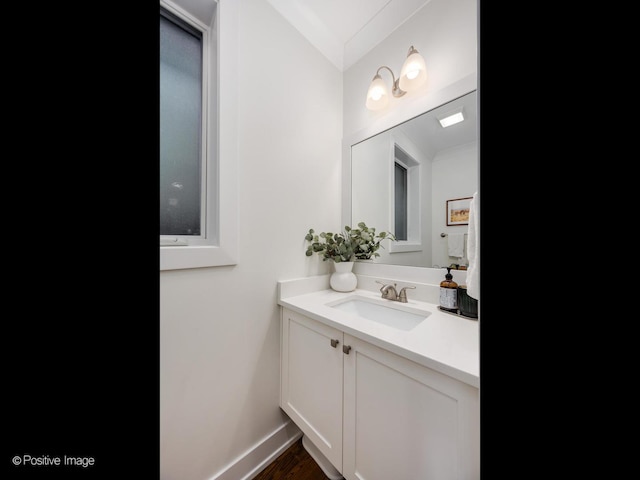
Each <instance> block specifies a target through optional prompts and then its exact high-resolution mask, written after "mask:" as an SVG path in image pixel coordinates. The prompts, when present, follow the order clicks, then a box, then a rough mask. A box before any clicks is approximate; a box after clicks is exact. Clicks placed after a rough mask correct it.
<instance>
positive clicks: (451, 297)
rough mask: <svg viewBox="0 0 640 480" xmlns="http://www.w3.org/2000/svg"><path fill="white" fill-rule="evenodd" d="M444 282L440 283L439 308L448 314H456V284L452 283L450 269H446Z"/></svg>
mask: <svg viewBox="0 0 640 480" xmlns="http://www.w3.org/2000/svg"><path fill="white" fill-rule="evenodd" d="M446 269H447V274H446V275H445V276H444V278H445V280H443V281H442V282H440V308H441V309H442V310H446V311H448V312H454V313H458V284H457V283H456V282H454V281H453V275H451V267H446Z"/></svg>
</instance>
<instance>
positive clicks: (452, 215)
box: [447, 197, 473, 226]
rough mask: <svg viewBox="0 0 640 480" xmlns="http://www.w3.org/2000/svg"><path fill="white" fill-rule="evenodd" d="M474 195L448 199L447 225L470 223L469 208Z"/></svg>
mask: <svg viewBox="0 0 640 480" xmlns="http://www.w3.org/2000/svg"><path fill="white" fill-rule="evenodd" d="M472 198H473V197H464V198H454V199H451V200H447V226H451V225H469V208H470V206H471V199H472Z"/></svg>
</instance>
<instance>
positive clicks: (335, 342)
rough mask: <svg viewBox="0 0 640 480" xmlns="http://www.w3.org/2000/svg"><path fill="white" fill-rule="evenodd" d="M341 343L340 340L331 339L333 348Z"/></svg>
mask: <svg viewBox="0 0 640 480" xmlns="http://www.w3.org/2000/svg"><path fill="white" fill-rule="evenodd" d="M339 343H340V341H339V340H334V339H333V338H332V339H331V346H332V347H333V348H336V347H337V346H338V344H339Z"/></svg>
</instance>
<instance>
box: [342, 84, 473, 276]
mask: <svg viewBox="0 0 640 480" xmlns="http://www.w3.org/2000/svg"><path fill="white" fill-rule="evenodd" d="M476 99H477V96H476V91H475V90H474V91H472V92H471V93H468V94H466V95H464V96H462V97H459V98H457V99H455V100H453V101H451V102H448V103H446V104H444V105H441V106H439V107H438V108H435V109H433V110H430V111H428V112H426V113H424V114H422V115H419V116H417V117H415V118H413V119H411V120H408V121H406V122H404V123H402V124H400V125H397V126H395V127H393V128H391V129H388V130H386V131H384V132H382V133H379V134H377V135H375V136H373V137H370V138H368V139H366V140H363V141H362V142H359V143H357V144H355V145H352V146H351V195H352V198H351V202H352V203H351V218H352V223H353V224H357V223H358V222H360V221H363V222H365V223H366V224H367V225H370V226H375V227H376V230H378V231H382V230H386V231H391V232H393V233H394V234H395V235H396V237H397V238H398V241H397V242H387V243H386V244H385V246H384V249H382V248H381V249H380V250H379V251H378V253H380V257H378V258H376V259H375V260H374V261H375V263H384V264H392V265H407V266H415V267H433V268H441V267H445V266H450V265H452V264H455V265H460V268H464V266H466V265H468V259H467V249H466V243H467V242H466V240H467V236H466V233H467V230H468V225H467V223H466V221H465V216H464V207H465V202H468V201H467V200H465V199H467V198H470V197H472V196H473V194H474V193H475V192H476V191H477V190H478V164H479V162H478V132H477V101H476ZM452 115H453V116H454V118H455V116H457V117H458V118H459V117H460V116H461V117H462V118H463V120H462V121H459V122H457V123H452V124H450V125H449V126H443V124H446V122H447V118H449V117H451V116H452Z"/></svg>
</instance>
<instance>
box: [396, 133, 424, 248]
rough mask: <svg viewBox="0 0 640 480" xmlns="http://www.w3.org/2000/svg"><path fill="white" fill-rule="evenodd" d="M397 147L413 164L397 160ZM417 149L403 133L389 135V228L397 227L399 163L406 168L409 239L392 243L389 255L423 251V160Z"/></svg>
mask: <svg viewBox="0 0 640 480" xmlns="http://www.w3.org/2000/svg"><path fill="white" fill-rule="evenodd" d="M396 148H398V149H400V150H402V151H403V152H404V153H405V154H406V155H407V158H409V159H410V160H411V163H408V162H405V161H403V160H401V159H399V158H397V157H396ZM417 153H418V149H417V148H416V147H415V145H413V143H412V142H411V141H410V140H409V139H408V138H406V136H405V135H404V134H402V133H400V132H397V133H395V134H394V135H389V179H390V180H389V192H390V196H389V198H390V199H392V201H390V202H389V204H390V205H389V206H390V209H389V216H390V219H389V225H395V224H396V220H395V217H396V209H395V189H396V187H395V167H396V163H399V164H400V165H402V166H403V167H404V168H406V169H407V240H398V241H395V242H390V243H389V253H390V254H394V253H407V252H421V251H422V222H421V220H420V219H421V218H422V201H421V197H422V192H421V188H420V176H421V158H420V156H419V155H417Z"/></svg>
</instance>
